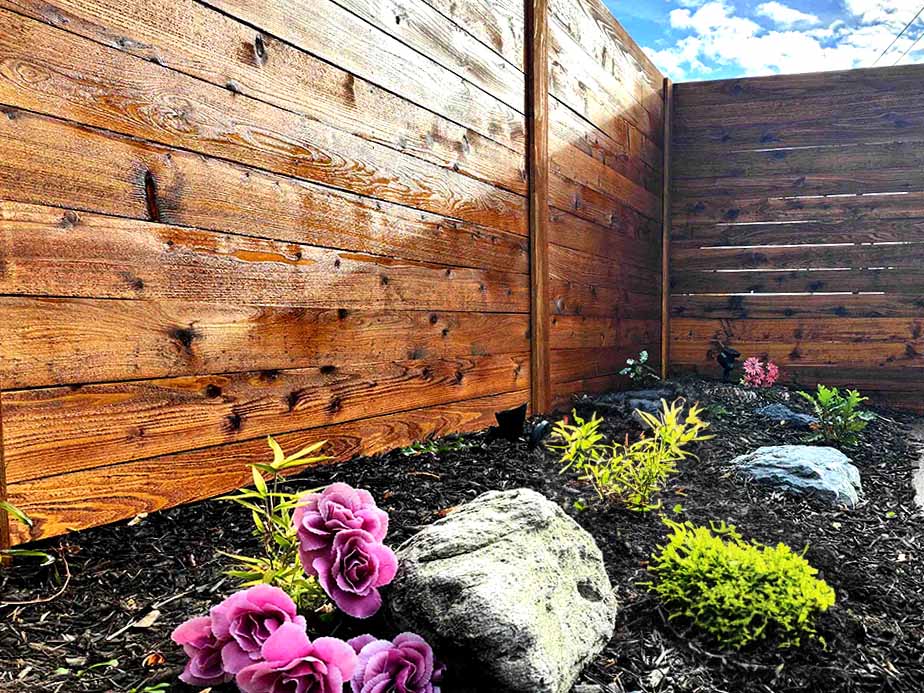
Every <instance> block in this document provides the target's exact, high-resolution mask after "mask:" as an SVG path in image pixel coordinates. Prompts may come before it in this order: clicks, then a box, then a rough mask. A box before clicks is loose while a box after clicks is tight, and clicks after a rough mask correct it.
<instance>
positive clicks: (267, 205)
mask: <svg viewBox="0 0 924 693" xmlns="http://www.w3.org/2000/svg"><path fill="white" fill-rule="evenodd" d="M0 147H2V149H3V152H4V154H5V156H4V157H3V159H2V160H0V171H2V172H3V174H4V175H3V176H0V196H2V198H3V199H5V200H17V201H21V202H26V203H35V204H47V205H53V206H57V207H65V208H70V209H72V210H84V211H89V212H99V213H103V214H109V215H117V216H122V217H132V218H136V219H151V218H152V217H153V218H155V219H156V220H158V221H162V222H166V223H170V224H176V225H180V226H193V227H199V228H205V229H213V230H217V231H229V232H234V233H240V234H247V235H259V236H262V237H268V238H274V239H276V240H280V241H292V242H300V243H307V244H312V245H325V246H333V247H338V248H342V249H345V250H354V251H357V252H368V253H374V254H381V255H387V256H396V257H407V258H409V259H418V260H423V261H431V262H432V261H443V262H445V263H447V264H453V265H455V264H459V263H464V262H465V256H466V254H468V253H469V252H471V251H474V252H475V253H476V254H480V255H481V256H482V257H486V256H489V255H492V254H494V256H495V260H492V261H491V264H492V265H493V264H495V263H496V261H497V255H496V253H497V251H498V249H501V250H503V249H504V248H505V246H506V249H507V252H509V251H511V250H512V252H509V254H510V257H511V259H510V260H509V261H510V262H512V266H513V267H519V268H520V269H522V268H523V263H524V261H525V248H524V246H525V239H523V238H522V237H520V236H519V234H513V235H509V234H506V233H504V232H497V231H492V230H491V229H487V228H484V227H481V226H477V225H469V224H467V223H465V222H458V221H457V220H451V219H446V218H445V217H441V216H438V215H430V214H428V213H425V212H417V211H414V210H411V209H408V208H405V207H402V206H400V205H389V204H387V203H381V202H375V201H371V200H368V199H367V198H363V197H359V196H354V195H350V194H348V193H341V192H338V191H333V190H330V189H327V188H323V187H320V186H315V185H312V184H310V183H304V182H301V181H295V180H292V179H289V178H285V177H282V176H276V175H274V174H270V173H262V172H259V171H255V170H252V169H248V168H245V167H241V166H238V165H236V164H232V163H229V162H224V161H219V160H216V159H208V158H203V157H201V156H198V155H195V154H192V153H189V152H183V151H179V150H171V149H165V148H161V147H157V146H155V145H151V144H146V143H142V142H137V141H134V140H130V139H127V138H121V137H114V136H107V135H105V134H104V133H101V132H98V131H95V130H88V129H85V128H81V127H78V126H75V125H71V124H68V123H63V122H61V121H58V120H54V119H51V118H47V117H45V116H37V115H33V114H30V113H24V112H22V111H15V110H14V111H9V112H8V113H7V117H5V118H3V119H0ZM71 161H80V162H81V172H82V175H81V176H73V175H71V166H70V164H69V163H68V162H71ZM228 201H233V202H232V203H229V202H228ZM524 223H525V222H524ZM522 232H524V233H525V229H522ZM479 249H480V250H479ZM505 257H506V255H505ZM475 264H477V261H476V262H475Z"/></svg>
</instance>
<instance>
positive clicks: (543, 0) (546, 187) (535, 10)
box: [526, 0, 551, 412]
mask: <svg viewBox="0 0 924 693" xmlns="http://www.w3.org/2000/svg"><path fill="white" fill-rule="evenodd" d="M528 2H529V4H528V5H527V7H526V30H527V35H528V43H527V48H526V64H527V75H526V83H527V98H528V103H527V114H528V125H529V150H528V155H527V159H528V164H529V239H530V246H529V270H530V272H529V275H530V293H529V297H530V303H529V312H530V363H531V372H532V374H533V377H532V380H531V382H530V405H531V407H532V409H533V411H535V412H544V411H548V409H549V407H550V405H551V392H550V374H549V331H550V319H549V300H548V297H549V287H548V281H549V205H550V200H551V193H550V182H549V168H550V166H549V55H548V52H549V24H548V20H549V10H548V2H547V0H528Z"/></svg>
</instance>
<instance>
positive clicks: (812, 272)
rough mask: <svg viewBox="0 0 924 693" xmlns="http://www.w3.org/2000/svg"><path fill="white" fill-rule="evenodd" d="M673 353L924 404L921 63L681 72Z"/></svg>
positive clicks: (685, 364)
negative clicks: (755, 362) (722, 354)
mask: <svg viewBox="0 0 924 693" xmlns="http://www.w3.org/2000/svg"><path fill="white" fill-rule="evenodd" d="M673 93H674V97H673V99H674V101H673V106H674V107H673V131H674V137H673V143H672V152H671V155H672V160H673V164H672V167H671V177H672V187H671V195H672V200H673V204H672V209H673V213H672V227H673V228H672V232H671V241H670V284H671V287H672V290H671V293H672V295H671V307H670V336H671V341H670V362H671V368H672V370H674V371H685V370H696V371H701V372H707V373H711V374H716V373H719V372H720V371H719V368H718V366H717V365H716V364H715V362H714V356H715V351H716V349H717V345H718V344H719V343H725V344H728V345H730V346H733V347H735V348H736V349H738V350H739V351H741V352H742V353H743V354H744V355H746V356H747V355H760V356H769V357H771V358H773V359H774V360H775V361H777V362H778V363H779V364H780V366H781V368H782V369H783V373H784V375H785V376H786V377H787V378H788V379H789V380H790V381H795V382H799V383H803V384H806V385H813V384H814V383H816V382H823V383H827V384H834V385H847V386H853V387H858V388H859V389H861V390H862V392H864V393H865V394H869V395H872V396H874V397H875V398H877V399H880V400H883V401H886V402H887V403H889V404H892V405H896V406H906V407H910V408H913V409H917V410H919V411H924V336H922V334H924V270H922V267H921V264H922V261H924V66H920V65H918V66H907V67H895V68H884V69H873V70H855V71H849V72H832V73H820V74H807V75H786V76H776V77H766V78H758V79H740V80H724V81H715V82H700V83H687V84H677V85H675V87H674V92H673Z"/></svg>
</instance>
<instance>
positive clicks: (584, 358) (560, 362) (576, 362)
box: [551, 341, 660, 384]
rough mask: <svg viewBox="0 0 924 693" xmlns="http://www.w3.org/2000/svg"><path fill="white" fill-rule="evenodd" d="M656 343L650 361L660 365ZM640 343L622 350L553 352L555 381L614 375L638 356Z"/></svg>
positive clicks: (557, 350) (552, 363) (625, 346)
mask: <svg viewBox="0 0 924 693" xmlns="http://www.w3.org/2000/svg"><path fill="white" fill-rule="evenodd" d="M656 343H657V342H656V341H655V342H653V343H652V349H651V350H649V358H651V360H652V362H653V363H657V361H658V359H659V358H660V357H659V356H658V352H659V349H658V348H657V347H656ZM640 348H641V346H640V345H639V344H628V345H620V346H618V347H608V348H603V349H598V348H591V347H588V348H581V349H554V350H553V351H552V352H551V368H552V382H553V383H556V384H557V383H565V382H571V381H574V380H588V379H591V378H599V377H601V376H605V375H613V374H616V373H618V372H619V371H620V370H622V369H623V368H625V367H626V359H628V358H633V357H637V356H638V352H639V350H640Z"/></svg>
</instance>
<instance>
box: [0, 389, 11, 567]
mask: <svg viewBox="0 0 924 693" xmlns="http://www.w3.org/2000/svg"><path fill="white" fill-rule="evenodd" d="M0 500H6V466H5V463H4V461H3V394H2V393H0ZM10 544H11V540H10V516H9V514H8V513H6V512H4V511H3V510H2V509H0V549H8V548H10ZM6 562H7V560H5V557H2V556H0V565H2V564H4V563H6Z"/></svg>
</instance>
